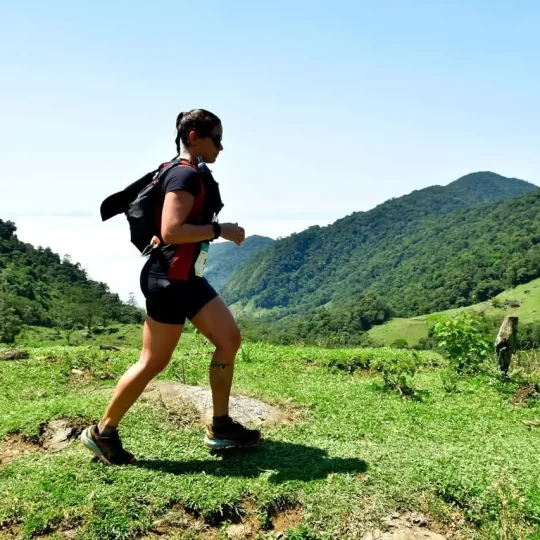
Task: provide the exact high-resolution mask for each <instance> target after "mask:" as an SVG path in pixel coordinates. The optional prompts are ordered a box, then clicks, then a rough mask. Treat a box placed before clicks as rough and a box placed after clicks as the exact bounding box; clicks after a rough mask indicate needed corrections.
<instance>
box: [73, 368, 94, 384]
mask: <svg viewBox="0 0 540 540" xmlns="http://www.w3.org/2000/svg"><path fill="white" fill-rule="evenodd" d="M92 382H94V375H93V374H92V371H91V370H89V369H82V368H73V369H72V370H71V371H70V373H69V385H70V386H75V387H81V386H87V385H88V384H91V383H92Z"/></svg>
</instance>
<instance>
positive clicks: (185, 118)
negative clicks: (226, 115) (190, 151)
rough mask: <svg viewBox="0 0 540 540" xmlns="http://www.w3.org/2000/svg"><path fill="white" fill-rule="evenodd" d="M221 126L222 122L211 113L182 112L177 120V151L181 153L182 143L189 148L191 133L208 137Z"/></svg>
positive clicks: (204, 111)
mask: <svg viewBox="0 0 540 540" xmlns="http://www.w3.org/2000/svg"><path fill="white" fill-rule="evenodd" d="M219 124H221V120H220V119H219V118H218V117H217V116H216V115H215V114H213V113H211V112H210V111H206V110H204V109H193V110H191V111H188V112H181V113H180V114H179V115H178V117H177V118H176V130H177V131H178V133H177V134H176V139H175V140H174V142H175V143H176V151H177V152H178V153H180V141H182V144H183V145H184V146H185V147H186V148H187V147H188V146H189V133H190V132H191V131H194V132H195V133H197V135H198V136H199V137H208V135H210V133H211V132H212V130H213V129H214V128H215V127H216V126H218V125H219Z"/></svg>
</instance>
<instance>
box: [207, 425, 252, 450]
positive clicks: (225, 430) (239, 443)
mask: <svg viewBox="0 0 540 540" xmlns="http://www.w3.org/2000/svg"><path fill="white" fill-rule="evenodd" d="M260 440H261V432H260V431H259V430H258V429H247V428H245V427H244V426H243V425H242V424H240V423H239V422H236V421H234V420H233V419H232V418H230V419H229V421H228V422H227V423H226V424H225V425H223V426H219V427H216V426H213V425H209V426H207V427H206V435H205V436H204V444H206V446H207V447H208V448H211V449H222V448H251V447H253V446H257V444H258V443H259V441H260Z"/></svg>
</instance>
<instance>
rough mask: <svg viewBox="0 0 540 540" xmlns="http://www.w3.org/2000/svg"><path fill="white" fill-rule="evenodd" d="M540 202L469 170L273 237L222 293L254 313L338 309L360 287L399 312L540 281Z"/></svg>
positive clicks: (437, 307)
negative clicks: (449, 179)
mask: <svg viewBox="0 0 540 540" xmlns="http://www.w3.org/2000/svg"><path fill="white" fill-rule="evenodd" d="M507 199H510V200H507ZM501 201H502V202H501ZM539 203H540V190H538V189H537V187H536V186H534V185H532V184H528V183H526V182H523V181H521V180H516V179H508V178H504V177H501V176H498V175H495V174H493V173H477V174H472V175H469V176H467V177H464V178H462V179H460V180H457V181H456V182H454V183H452V184H450V185H449V186H446V187H440V186H434V187H430V188H427V189H423V190H420V191H415V192H413V193H411V194H409V195H407V196H404V197H400V198H398V199H392V200H390V201H387V202H385V203H384V204H382V205H380V206H378V207H376V208H374V209H373V210H370V211H369V212H359V213H355V214H352V215H351V216H347V217H345V218H343V219H341V220H338V221H337V222H336V223H334V224H333V225H331V226H328V227H324V228H320V227H311V228H309V229H308V230H306V231H304V232H302V233H300V234H294V235H292V236H290V237H288V238H285V239H282V240H279V241H276V242H275V243H274V244H273V245H272V246H271V247H270V248H269V249H267V250H265V251H264V252H262V253H260V254H258V255H256V256H254V257H253V258H252V259H251V260H250V261H248V263H247V264H245V265H244V266H242V267H241V268H240V269H239V270H238V271H237V272H236V273H235V274H234V275H233V277H232V278H231V280H230V281H229V283H228V284H227V286H226V287H225V289H224V296H225V298H226V299H227V300H228V301H229V302H230V303H233V304H236V310H237V312H241V311H242V310H243V308H244V307H245V306H248V305H249V306H252V308H251V312H250V317H251V316H252V315H253V313H254V311H255V312H256V311H257V310H258V313H257V314H258V315H259V317H260V316H262V315H263V314H264V312H265V310H271V313H272V316H273V317H275V316H276V315H279V316H280V317H285V316H289V315H295V316H300V317H304V316H305V315H309V316H310V315H311V314H313V313H314V312H315V311H316V310H317V309H318V308H319V307H322V306H324V307H325V308H326V309H329V310H331V312H332V314H334V313H338V312H339V311H340V310H341V309H342V306H343V305H344V303H349V304H352V303H355V302H356V303H357V304H358V305H361V302H362V295H364V294H366V293H372V294H375V295H377V296H379V297H381V298H382V299H383V300H384V302H385V303H386V304H388V306H389V308H390V310H391V312H392V314H393V315H394V316H396V317H410V316H414V315H420V314H423V313H431V312H433V311H441V310H445V309H448V308H456V307H463V306H466V305H469V304H472V303H475V302H479V301H485V300H488V299H490V298H492V297H493V296H495V295H497V294H499V293H500V292H502V291H504V290H505V289H508V288H510V287H513V286H516V285H518V284H522V283H526V282H528V281H530V280H531V279H534V278H537V277H539V272H540V270H539V268H540V247H539V246H540V215H539V212H540V204H539Z"/></svg>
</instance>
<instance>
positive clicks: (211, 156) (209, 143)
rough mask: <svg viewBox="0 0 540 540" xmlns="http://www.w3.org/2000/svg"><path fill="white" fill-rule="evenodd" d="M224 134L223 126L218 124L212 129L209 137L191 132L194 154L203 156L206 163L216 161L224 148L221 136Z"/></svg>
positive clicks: (190, 137)
mask: <svg viewBox="0 0 540 540" xmlns="http://www.w3.org/2000/svg"><path fill="white" fill-rule="evenodd" d="M222 136H223V126H222V125H221V124H218V125H217V126H215V127H214V129H212V131H211V132H210V135H208V137H199V136H198V135H197V134H196V133H195V132H194V131H192V132H191V133H190V134H189V139H190V143H191V145H190V146H191V148H190V150H192V152H193V154H195V155H197V156H201V157H202V158H203V159H204V161H206V163H214V162H215V161H216V159H217V157H218V155H219V153H220V152H221V151H222V150H223V145H222V144H221V137H222Z"/></svg>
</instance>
